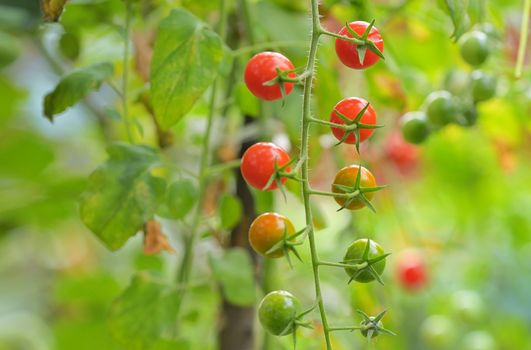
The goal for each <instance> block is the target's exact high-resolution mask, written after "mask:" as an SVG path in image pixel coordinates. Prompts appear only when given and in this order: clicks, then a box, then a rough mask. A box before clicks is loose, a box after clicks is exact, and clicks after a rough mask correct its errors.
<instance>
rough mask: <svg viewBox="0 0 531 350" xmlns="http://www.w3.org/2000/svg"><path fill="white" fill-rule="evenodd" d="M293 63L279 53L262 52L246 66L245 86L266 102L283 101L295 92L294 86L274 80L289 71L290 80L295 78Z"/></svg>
mask: <svg viewBox="0 0 531 350" xmlns="http://www.w3.org/2000/svg"><path fill="white" fill-rule="evenodd" d="M294 69H295V67H294V66H293V63H291V61H290V60H289V59H288V58H286V57H285V56H284V55H282V54H280V53H278V52H269V51H267V52H260V53H258V54H256V55H254V56H253V57H252V58H251V59H250V60H249V62H247V65H246V66H245V84H246V85H247V88H249V91H251V92H252V93H253V95H255V96H256V97H258V98H261V99H263V100H266V101H273V100H278V99H281V98H282V96H283V95H284V96H285V95H289V94H290V93H291V91H293V84H292V83H289V82H283V81H281V78H280V81H277V82H274V81H273V80H274V79H276V78H279V77H281V75H280V74H281V72H283V71H287V72H289V73H288V74H287V77H288V78H295V77H296V74H295V73H294V72H293V70H294Z"/></svg>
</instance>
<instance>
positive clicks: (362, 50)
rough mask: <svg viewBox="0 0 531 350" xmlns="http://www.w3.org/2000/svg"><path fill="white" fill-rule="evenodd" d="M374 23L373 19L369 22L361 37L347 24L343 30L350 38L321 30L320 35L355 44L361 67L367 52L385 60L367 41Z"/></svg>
mask: <svg viewBox="0 0 531 350" xmlns="http://www.w3.org/2000/svg"><path fill="white" fill-rule="evenodd" d="M374 22H375V20H374V19H373V20H372V21H371V23H370V24H369V25H368V26H367V28H366V29H365V31H364V32H363V34H361V35H360V34H358V33H356V31H354V30H353V29H352V28H351V27H350V24H349V23H348V22H346V23H345V28H346V30H347V31H348V33H349V34H350V35H352V37H350V36H347V35H341V34H336V33H332V32H328V31H326V30H323V31H322V33H323V34H325V35H330V36H333V37H335V38H338V39H342V40H345V41H349V42H351V43H353V44H355V45H356V51H357V52H358V59H359V61H360V64H361V65H363V64H364V62H365V54H366V53H367V50H369V51H371V52H372V53H374V54H375V55H377V56H378V57H380V58H381V59H383V60H385V57H384V55H383V53H382V51H380V49H379V48H378V47H377V46H376V44H375V43H374V41H372V40H370V39H369V34H370V33H371V30H372V28H373V27H374Z"/></svg>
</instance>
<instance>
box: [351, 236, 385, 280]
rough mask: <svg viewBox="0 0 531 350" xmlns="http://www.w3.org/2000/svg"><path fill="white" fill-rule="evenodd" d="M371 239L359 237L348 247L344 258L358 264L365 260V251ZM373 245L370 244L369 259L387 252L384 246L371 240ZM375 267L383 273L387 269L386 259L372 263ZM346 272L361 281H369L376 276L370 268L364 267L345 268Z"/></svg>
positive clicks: (378, 271)
mask: <svg viewBox="0 0 531 350" xmlns="http://www.w3.org/2000/svg"><path fill="white" fill-rule="evenodd" d="M368 242H369V240H368V239H366V238H363V239H358V240H357V241H354V242H353V243H352V244H351V245H350V246H349V247H348V249H347V252H346V254H345V257H344V258H343V260H344V261H345V263H348V264H357V263H362V262H363V253H364V252H365V248H366V247H367V244H368ZM370 242H371V245H370V246H369V256H368V259H374V258H377V257H379V256H382V255H384V254H385V252H384V250H383V248H382V246H380V245H379V244H378V243H376V242H375V241H373V240H371V241H370ZM372 267H373V269H374V270H375V271H376V273H378V275H381V274H382V273H383V271H384V269H385V259H383V260H380V261H378V262H377V263H375V264H372ZM345 272H346V273H347V275H349V276H350V277H351V278H352V279H353V280H354V281H356V282H361V283H368V282H372V281H374V280H375V277H374V276H373V275H372V274H371V273H370V270H369V269H367V268H363V269H361V270H357V269H354V268H348V267H347V268H345Z"/></svg>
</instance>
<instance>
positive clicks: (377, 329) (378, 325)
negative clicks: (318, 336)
mask: <svg viewBox="0 0 531 350" xmlns="http://www.w3.org/2000/svg"><path fill="white" fill-rule="evenodd" d="M356 312H357V313H358V314H360V315H361V317H362V318H363V320H362V321H361V322H360V325H359V326H352V327H331V328H330V329H329V330H330V331H351V332H353V331H360V333H361V334H362V335H363V336H364V337H366V338H367V339H368V341H371V340H372V339H373V338H375V337H377V336H378V335H380V334H387V335H392V336H395V335H396V333H394V332H392V331H390V330H388V329H385V328H384V327H383V323H382V318H383V317H384V316H385V314H386V313H387V310H384V311H382V312H380V313H379V314H378V315H376V316H368V315H367V314H366V313H365V312H363V311H361V310H356Z"/></svg>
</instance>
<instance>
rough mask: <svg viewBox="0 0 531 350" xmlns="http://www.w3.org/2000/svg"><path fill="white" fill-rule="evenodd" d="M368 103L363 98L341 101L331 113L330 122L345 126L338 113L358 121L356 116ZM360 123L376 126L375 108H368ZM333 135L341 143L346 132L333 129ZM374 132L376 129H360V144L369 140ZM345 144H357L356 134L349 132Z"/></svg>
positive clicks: (350, 98) (349, 98)
mask: <svg viewBox="0 0 531 350" xmlns="http://www.w3.org/2000/svg"><path fill="white" fill-rule="evenodd" d="M367 103H368V102H367V101H365V100H364V99H362V98H359V97H348V98H344V99H342V100H341V101H339V102H338V103H337V104H336V105H335V107H334V110H333V111H332V113H330V121H331V122H332V123H336V124H342V125H345V124H346V122H345V121H344V120H343V119H341V117H340V116H339V115H338V114H337V113H336V111H338V112H339V113H341V114H343V115H344V116H346V117H347V118H348V119H350V120H354V119H356V116H357V115H358V113H360V112H361V110H362V109H363V108H365V106H366V105H367ZM360 123H363V124H369V125H375V124H376V111H375V110H374V108H372V106H371V105H369V107H368V108H367V110H366V111H365V112H364V113H363V115H362V116H361V119H360ZM331 129H332V133H333V134H334V136H335V137H336V139H338V140H339V141H341V140H342V139H343V137H344V136H345V132H346V131H345V130H343V129H340V128H335V127H331ZM373 132H374V129H364V128H361V129H360V142H363V141H365V140H366V139H368V138H369V137H370V136H371V135H372V133H373ZM345 143H349V144H354V143H356V135H355V134H354V132H352V131H349V135H348V136H347V138H346V139H345Z"/></svg>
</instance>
